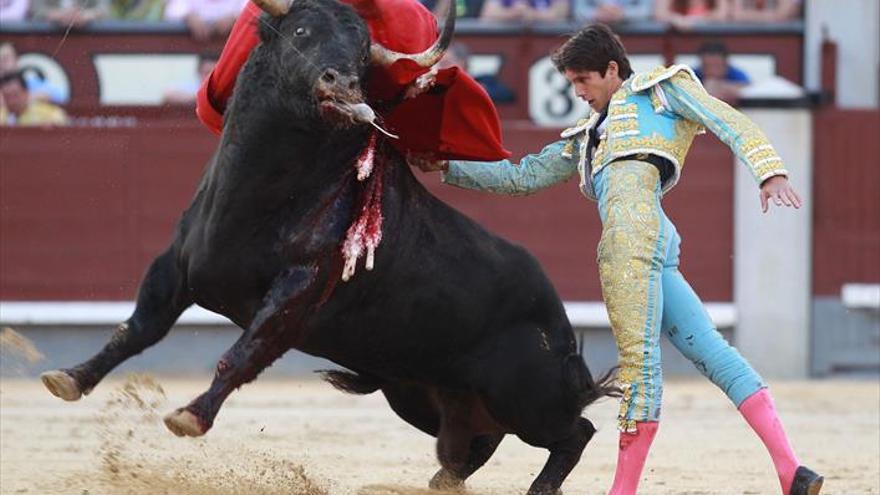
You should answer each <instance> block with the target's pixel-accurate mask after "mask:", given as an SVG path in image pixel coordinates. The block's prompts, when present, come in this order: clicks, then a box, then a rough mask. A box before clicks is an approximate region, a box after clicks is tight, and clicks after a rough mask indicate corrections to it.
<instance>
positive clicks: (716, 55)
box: [694, 41, 751, 105]
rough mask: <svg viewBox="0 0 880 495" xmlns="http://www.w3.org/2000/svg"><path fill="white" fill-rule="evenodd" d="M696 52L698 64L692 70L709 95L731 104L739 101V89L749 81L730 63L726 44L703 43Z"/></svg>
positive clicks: (716, 42) (743, 73)
mask: <svg viewBox="0 0 880 495" xmlns="http://www.w3.org/2000/svg"><path fill="white" fill-rule="evenodd" d="M697 54H698V55H699V56H700V66H699V67H698V68H697V69H696V70H695V71H694V73H696V75H697V77H699V78H700V81H702V83H703V86H704V87H705V88H706V91H708V92H709V94H710V95H712V96H714V97H715V98H718V99H719V100H723V101H725V102H727V103H729V104H731V105H736V103H737V102H738V101H739V92H740V90H741V89H742V88H743V87H745V86H748V85H749V83H750V82H751V81H750V80H749V76H748V75H746V73H745V72H743V71H741V70H740V69H737V68H736V67H734V66H732V65H730V62H729V60H728V56H729V53H728V51H727V46H726V45H725V44H724V43H722V42H720V41H708V42H706V43H703V44H702V45H701V46H700V48H699V50H697Z"/></svg>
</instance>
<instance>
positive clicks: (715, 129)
mask: <svg viewBox="0 0 880 495" xmlns="http://www.w3.org/2000/svg"><path fill="white" fill-rule="evenodd" d="M660 85H661V88H662V90H663V96H664V97H665V100H666V101H665V102H664V103H665V105H666V106H667V107H668V108H669V109H670V110H672V111H673V112H675V113H676V114H678V115H680V116H682V117H684V118H686V119H688V120H690V121H692V122H696V123H699V124H701V125H703V126H705V127H706V128H708V129H709V130H710V131H712V133H713V134H715V135H716V136H718V139H720V140H721V141H722V142H724V143H725V144H726V145H727V146H729V147H730V149H731V150H733V152H734V153H735V154H736V156H737V157H738V158H739V159H740V160H741V161H742V162H743V163H745V164H746V165H748V167H749V170H751V172H752V175H753V176H754V178H755V181H756V182H758V183H759V184H760V183H763V182H764V181H765V180H767V179H769V178H770V177H774V176H777V175H784V176H788V171H787V170H785V167H784V166H783V164H782V158H780V157H779V155H778V154H777V153H776V150H775V149H774V148H773V145H772V144H770V141H769V140H768V139H767V136H766V135H764V133H763V132H762V131H761V129H760V128H759V127H758V126H757V125H756V124H755V123H754V122H752V121H751V120H749V118H748V117H746V116H745V115H743V114H742V113H740V112H739V111H738V110H736V109H734V108H733V107H731V106H730V105H728V104H727V103H724V102H723V101H721V100H719V99H717V98H715V97H713V96H712V95H710V94H709V93H707V92H706V90H705V89H704V88H703V86H702V85H701V84H700V83H699V82H698V81H697V80H695V79H694V78H693V76H692V75H691V74H690V73H688V72H684V71H682V72H679V73H678V74H676V75H675V76H674V77H672V78H670V79H668V80H666V81H663V82H662V83H660Z"/></svg>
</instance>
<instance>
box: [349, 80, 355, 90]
mask: <svg viewBox="0 0 880 495" xmlns="http://www.w3.org/2000/svg"><path fill="white" fill-rule="evenodd" d="M348 89H351V90H354V89H357V79H352V80H351V81H349V82H348Z"/></svg>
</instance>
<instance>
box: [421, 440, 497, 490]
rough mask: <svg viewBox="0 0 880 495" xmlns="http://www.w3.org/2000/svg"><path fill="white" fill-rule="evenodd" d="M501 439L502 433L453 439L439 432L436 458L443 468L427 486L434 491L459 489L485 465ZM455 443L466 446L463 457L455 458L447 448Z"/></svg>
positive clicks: (453, 453)
mask: <svg viewBox="0 0 880 495" xmlns="http://www.w3.org/2000/svg"><path fill="white" fill-rule="evenodd" d="M503 439H504V433H491V434H486V435H478V436H472V435H462V436H460V437H458V438H454V437H453V434H451V433H447V432H441V437H439V438H438V439H437V456H438V458H439V459H440V464H441V466H443V467H441V468H440V470H439V471H437V473H436V474H435V475H434V477H433V478H431V481H430V482H429V483H428V486H429V487H430V488H433V489H436V490H449V489H455V488H461V487H462V486H464V482H465V480H466V479H468V478H470V476H471V475H472V474H474V473H476V472H477V470H478V469H480V468H481V467H483V465H484V464H486V462H487V461H488V460H489V458H491V457H492V454H494V453H495V450H497V449H498V445H499V444H500V443H501V440H503ZM456 443H457V444H460V445H465V446H466V447H465V450H464V456H463V457H456V456H455V454H456V452H455V450H452V449H450V448H449V447H450V445H454V444H456ZM459 455H461V454H459ZM462 459H464V460H463V461H462Z"/></svg>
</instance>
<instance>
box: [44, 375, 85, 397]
mask: <svg viewBox="0 0 880 495" xmlns="http://www.w3.org/2000/svg"><path fill="white" fill-rule="evenodd" d="M40 380H42V381H43V385H45V386H46V388H47V389H49V392H52V395H54V396H55V397H60V398H62V399H64V400H67V401H74V400H79V399H80V398H81V397H82V396H83V392H82V390H80V388H79V385H78V384H77V383H76V380H75V379H74V378H73V377H72V376H70V375H68V374H67V373H65V372H63V371H61V370H54V371H47V372H45V373H43V374H42V375H40Z"/></svg>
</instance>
